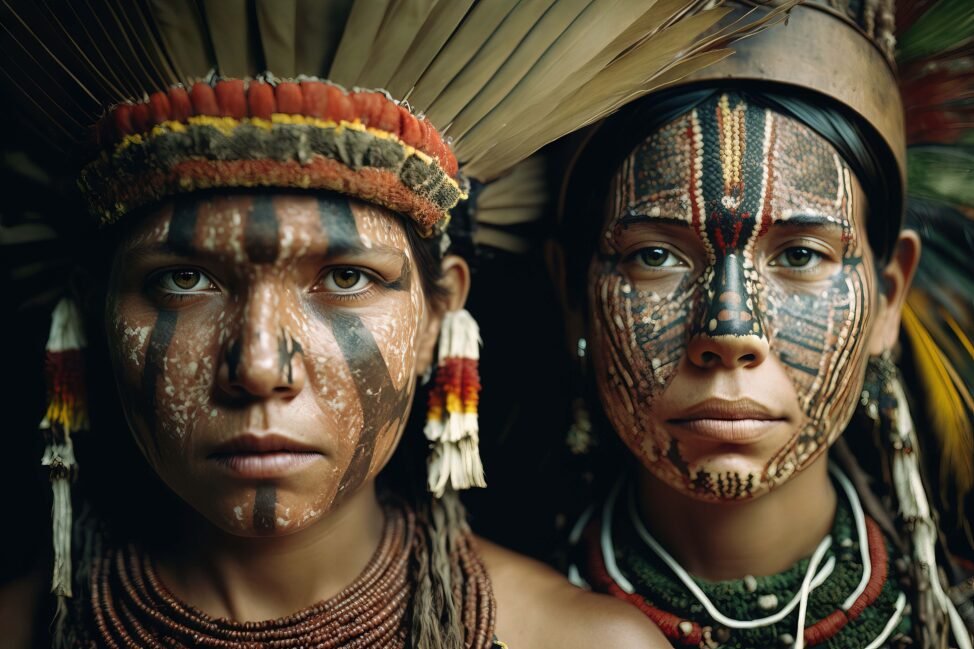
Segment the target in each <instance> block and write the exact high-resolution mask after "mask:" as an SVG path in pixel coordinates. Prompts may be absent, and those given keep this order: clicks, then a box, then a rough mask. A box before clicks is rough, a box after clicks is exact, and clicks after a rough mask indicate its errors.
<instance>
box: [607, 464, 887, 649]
mask: <svg viewBox="0 0 974 649" xmlns="http://www.w3.org/2000/svg"><path fill="white" fill-rule="evenodd" d="M829 471H830V472H831V473H832V475H833V476H834V477H835V478H836V480H837V482H838V483H839V485H840V487H841V488H842V491H843V492H844V494H845V496H846V498H847V500H848V501H849V504H850V508H851V509H852V514H853V519H854V521H855V524H856V533H857V536H858V537H859V550H860V555H861V558H862V565H863V574H862V576H861V578H860V580H859V584H858V585H857V587H856V588H855V590H853V592H852V593H850V594H849V596H848V597H847V598H846V599H845V600H844V601H843V602H842V605H841V606H842V609H843V610H848V608H849V607H850V606H851V605H852V604H853V602H855V601H856V599H858V598H859V596H860V595H861V594H862V592H863V591H864V590H865V588H866V584H867V583H868V582H869V578H870V576H871V572H872V566H871V564H870V561H869V539H868V535H867V534H866V519H865V512H864V511H863V509H862V503H861V502H860V501H859V497H858V494H856V492H855V489H854V487H853V486H852V483H851V482H850V481H849V479H848V478H847V477H846V476H845V475H844V474H843V473H842V472H841V471H840V470H839V469H838V467H836V466H835V465H833V464H830V465H829ZM623 483H624V479H620V480H619V482H617V483H616V485H615V487H614V488H613V489H612V492H611V493H610V494H609V497H608V499H607V500H606V504H605V507H604V509H603V512H602V533H601V538H600V541H601V543H600V545H601V550H602V559H603V562H604V564H605V567H606V571H607V572H608V573H609V575H610V576H611V577H612V579H613V580H614V581H615V582H616V583H617V584H618V585H619V587H620V588H621V589H622V590H623V591H625V592H627V593H633V592H635V588H634V587H633V585H632V584H631V583H630V582H629V580H628V579H627V578H626V577H625V575H623V574H622V572H621V571H620V570H619V568H618V566H617V565H616V562H615V551H614V546H613V543H612V519H613V516H614V514H615V506H616V501H617V500H618V497H619V493H620V491H621V489H622V486H623ZM629 515H630V518H631V520H632V523H633V526H634V527H635V529H636V532H637V534H638V535H639V536H640V538H642V540H643V541H644V542H645V543H646V544H647V545H648V546H649V548H650V549H651V550H652V551H653V552H654V553H655V554H656V555H657V556H658V557H659V558H660V559H661V560H662V561H663V562H664V563H665V564H666V565H667V566H668V567H669V568H670V570H672V571H673V573H674V574H675V575H676V576H677V578H679V579H680V581H681V582H682V583H683V585H684V586H686V588H687V590H689V591H690V593H691V594H693V596H694V597H695V598H696V599H697V601H698V602H700V604H701V605H702V606H703V607H704V609H705V610H706V611H707V613H708V614H709V615H710V617H711V618H713V619H714V621H716V622H718V623H719V624H722V625H724V626H726V627H728V628H733V629H753V628H758V627H763V626H769V625H771V624H775V623H776V622H780V621H781V620H783V619H784V618H785V617H787V616H788V615H789V614H790V613H791V612H792V611H793V610H794V609H795V607H796V606H797V607H798V609H799V614H798V629H797V633H796V638H797V640H796V642H795V647H796V649H802V647H803V646H804V637H803V631H804V624H805V616H806V612H807V607H808V598H809V597H810V595H811V592H812V591H813V590H814V589H815V588H817V587H818V586H820V585H821V584H822V583H824V582H825V580H826V579H828V577H829V575H831V574H832V572H833V570H834V569H835V557H829V558H828V560H827V561H826V562H825V564H824V565H823V566H822V568H821V570H819V571H818V572H817V573H816V570H817V569H818V566H819V564H820V563H821V562H822V558H823V557H824V556H825V553H826V552H827V551H828V549H829V547H831V544H832V537H831V535H827V536H826V537H825V538H824V539H822V541H821V543H819V545H818V547H817V548H816V549H815V552H814V553H813V554H812V558H811V559H810V561H809V565H808V569H807V570H806V573H805V577H804V579H803V580H802V587H801V589H800V590H799V592H798V593H796V594H795V597H793V598H792V599H791V601H790V602H788V604H786V605H785V606H784V608H782V609H781V610H779V611H778V612H777V613H774V614H772V615H769V616H766V617H763V618H759V619H756V620H738V619H735V618H731V617H729V616H727V615H724V614H723V613H721V611H719V610H718V609H717V607H716V606H714V604H713V602H712V601H711V600H710V598H709V597H707V595H706V593H704V592H703V591H702V590H701V589H700V587H699V586H698V585H697V584H696V582H695V581H694V580H693V578H692V577H690V575H689V574H688V573H687V572H686V570H685V569H684V568H683V566H681V565H680V564H679V563H678V562H677V561H676V559H674V558H673V557H672V556H671V555H670V554H669V553H668V552H667V551H666V550H665V549H664V548H663V547H662V546H661V545H660V544H659V542H658V541H657V540H656V539H655V538H654V537H653V535H652V534H650V532H649V530H648V529H646V526H645V525H644V524H643V522H642V519H641V518H640V516H639V511H638V508H637V507H636V500H635V492H634V491H632V490H631V491H630V493H629ZM897 608H899V607H897ZM900 613H901V610H898V611H897V612H896V614H894V618H896V619H898V618H899V614H900ZM892 623H893V620H891V624H892ZM884 635H886V634H884Z"/></svg>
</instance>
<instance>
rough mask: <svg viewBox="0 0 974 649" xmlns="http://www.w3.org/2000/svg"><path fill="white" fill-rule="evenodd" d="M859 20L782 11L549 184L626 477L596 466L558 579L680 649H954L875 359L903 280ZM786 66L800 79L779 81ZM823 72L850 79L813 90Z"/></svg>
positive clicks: (895, 186) (900, 419)
mask: <svg viewBox="0 0 974 649" xmlns="http://www.w3.org/2000/svg"><path fill="white" fill-rule="evenodd" d="M823 4H824V3H823ZM832 4H834V3H832ZM840 4H842V3H840ZM890 4H891V3H890ZM944 4H945V5H946V4H949V3H944ZM943 10H944V9H943V8H941V11H943ZM857 11H859V10H854V8H853V7H852V6H851V5H850V7H849V11H848V12H844V13H836V12H834V11H833V10H832V9H830V8H828V7H824V6H818V5H816V4H814V3H812V4H809V5H803V6H802V7H799V8H796V9H795V10H794V11H793V12H792V15H791V18H790V21H789V23H788V25H787V26H785V27H784V28H782V29H781V30H775V31H769V32H766V33H765V34H762V35H760V36H758V37H756V38H754V39H752V40H750V41H748V42H747V43H746V44H742V45H741V49H740V52H739V56H738V58H736V59H735V58H734V57H731V58H730V59H728V60H727V62H726V63H722V64H719V65H717V66H715V67H714V68H711V69H708V70H706V71H704V72H702V73H699V74H697V75H695V76H694V77H693V78H691V79H690V80H688V81H687V83H686V85H684V86H683V87H677V88H675V89H670V90H667V91H666V92H663V93H660V94H658V95H655V96H652V97H649V98H647V99H644V100H642V102H641V103H639V104H637V105H635V106H632V107H630V108H629V109H627V110H625V111H623V112H622V113H621V114H619V115H616V116H613V117H611V118H609V119H608V120H606V121H605V122H603V123H602V124H600V125H598V126H597V127H594V128H593V129H591V131H590V132H589V133H588V134H587V135H586V136H585V138H584V139H583V140H582V143H581V145H580V146H579V147H578V149H577V150H576V152H575V155H574V157H573V158H572V161H571V163H570V165H569V170H568V173H567V174H566V180H565V182H564V186H563V191H562V198H561V209H560V215H561V218H562V223H561V232H562V233H563V237H562V240H561V242H560V244H561V245H559V246H555V247H554V248H553V261H554V264H553V266H554V268H555V271H556V273H555V274H556V277H559V278H561V279H562V284H563V293H564V295H565V299H566V303H567V305H568V307H569V315H570V318H569V327H568V328H569V332H570V334H572V335H573V337H572V343H573V344H572V347H573V348H575V347H576V345H575V344H574V340H575V339H579V340H584V341H585V344H581V343H579V344H578V345H577V348H578V349H579V350H584V355H585V356H587V357H590V358H589V359H588V362H590V369H589V374H590V375H591V377H592V383H593V386H592V391H593V393H594V394H595V395H597V399H598V401H599V403H600V405H601V411H602V412H603V413H604V415H605V417H604V419H605V423H606V424H607V425H608V426H610V427H611V428H612V429H613V430H614V431H615V434H616V435H617V436H618V438H619V440H621V442H622V443H623V446H624V449H625V450H623V449H615V452H616V453H623V452H628V454H629V455H631V457H632V459H633V460H634V462H633V469H632V471H631V472H629V473H626V474H624V475H622V476H619V474H618V471H615V472H612V471H604V472H603V473H604V475H603V476H602V477H603V478H605V479H606V480H605V482H606V484H605V490H604V492H603V494H602V496H601V497H602V501H601V502H600V503H599V504H598V506H595V507H592V508H590V509H589V510H587V511H586V513H585V514H584V515H583V516H582V517H581V518H580V520H579V521H578V524H577V525H576V526H575V529H574V530H573V533H572V542H573V544H574V545H573V555H572V556H573V563H572V565H571V574H572V576H573V578H574V579H575V580H576V581H577V582H578V583H582V584H586V585H588V586H589V587H591V588H592V589H594V590H596V591H599V592H606V593H609V594H612V595H614V596H616V597H619V598H621V599H624V600H626V601H629V602H630V603H632V604H633V605H635V606H636V607H637V608H639V609H640V610H641V611H643V613H645V614H646V615H647V616H648V617H649V618H650V619H652V620H654V621H655V622H656V623H657V624H658V625H659V626H660V628H661V629H662V630H663V631H664V633H665V634H666V635H667V637H668V639H669V640H670V641H671V642H673V643H674V644H675V645H677V646H699V647H755V646H761V647H772V646H778V647H812V646H829V647H843V648H845V647H848V648H852V647H872V648H876V647H901V646H907V645H910V644H914V643H916V644H919V646H923V647H948V646H949V647H956V646H962V647H970V646H971V628H972V624H971V623H972V622H974V618H972V616H971V615H970V614H969V613H970V611H969V609H970V607H971V604H970V594H971V593H970V591H971V590H972V589H971V587H970V583H971V582H970V581H967V582H965V581H964V579H965V570H964V568H963V567H962V566H963V565H964V564H962V563H954V562H953V561H952V560H950V556H951V555H950V551H951V550H952V549H956V548H957V547H958V545H957V544H956V543H952V545H951V546H949V547H940V546H939V545H937V543H938V540H937V533H938V532H937V529H938V528H937V525H938V522H939V521H938V520H937V518H936V516H934V515H933V514H931V506H932V505H931V502H932V501H931V500H930V498H929V497H928V495H927V493H925V492H924V490H923V484H924V482H926V481H928V480H929V477H927V476H928V475H929V474H925V473H924V471H925V470H926V469H927V468H929V465H927V466H923V465H921V464H920V462H921V460H919V459H918V451H919V446H920V445H919V443H918V441H917V439H918V438H917V432H916V429H915V428H914V424H913V423H912V420H911V417H910V414H909V411H908V409H907V402H906V396H905V392H904V388H903V384H902V383H901V381H900V379H899V377H898V375H897V371H896V366H895V365H894V362H893V360H892V359H893V357H894V354H895V353H899V352H900V325H901V322H904V319H905V323H906V324H907V325H910V324H911V323H912V322H913V320H912V319H913V318H915V316H914V315H913V311H912V309H913V308H914V307H913V306H910V305H907V304H906V300H907V296H908V294H909V290H910V285H911V280H912V278H913V276H914V274H915V272H916V270H917V267H918V264H919V263H920V238H919V236H918V235H917V233H916V232H915V231H912V230H902V229H901V228H902V218H901V214H902V211H903V201H902V188H903V174H902V162H903V156H904V151H903V143H904V132H903V124H902V114H901V113H900V112H899V111H900V97H899V95H898V89H897V87H896V85H895V83H894V81H895V80H894V77H893V73H892V70H891V61H890V59H889V57H890V56H891V51H890V49H889V44H888V39H891V38H892V36H891V34H889V31H888V30H889V25H886V26H885V27H884V26H883V25H884V23H883V21H882V20H880V19H879V18H876V23H875V24H871V26H868V28H867V29H866V30H865V31H863V30H860V28H859V27H857V25H856V23H855V20H854V18H856V17H857V16H858V18H859V19H861V18H862V17H863V15H864V14H857ZM863 11H867V12H868V9H864V10H863ZM884 11H892V8H891V7H887V8H886V9H884ZM889 16H891V14H889ZM867 34H868V35H869V38H868V39H867V38H866V37H865V36H866V35H867ZM887 37H888V38H887ZM884 43H885V44H884ZM806 46H807V48H810V49H806ZM824 48H829V50H828V51H824ZM809 52H811V54H809ZM805 56H809V57H811V58H810V60H811V61H812V63H809V61H808V60H804V59H803V61H804V63H803V65H805V66H806V68H807V67H809V66H810V67H811V68H815V65H819V66H821V69H813V70H812V71H811V72H808V70H806V68H801V69H796V68H795V67H793V66H792V65H791V64H789V57H805ZM837 56H844V57H847V58H848V60H855V61H857V62H861V64H862V66H861V67H855V66H852V67H846V68H843V69H845V70H846V72H843V73H841V74H836V75H833V74H832V73H831V72H830V71H831V70H833V69H837V68H835V67H834V66H833V65H832V64H831V63H830V62H834V61H836V60H838V59H836V58H835V57H837ZM771 61H774V62H776V63H774V64H771V63H769V62H771ZM792 63H794V61H792ZM840 67H841V66H840ZM862 79H867V80H868V82H867V83H868V84H869V88H868V91H867V92H863V91H862V89H861V87H860V85H859V84H860V83H861V80H862ZM894 113H895V114H894ZM960 222H961V228H964V227H966V228H967V229H966V232H967V233H968V234H967V235H966V236H967V237H968V241H970V239H969V236H970V232H971V230H970V226H969V223H967V224H964V219H963V218H961V219H960ZM954 223H957V220H955V221H954ZM593 242H594V243H593ZM933 254H934V255H936V254H938V251H937V250H934V253H933ZM921 278H922V275H921ZM922 290H923V287H922V285H921V289H920V291H922ZM920 291H918V292H917V293H916V294H915V295H922V292H920ZM913 299H916V298H913ZM963 299H966V301H967V303H968V305H969V295H968V296H966V298H963ZM962 303H963V302H962ZM904 310H905V311H904ZM969 316H970V311H969V308H968V310H967V311H966V312H965V315H964V316H962V317H964V318H968V319H966V320H964V322H965V323H966V324H967V325H969V324H972V323H971V322H970V320H969ZM945 317H946V316H945ZM907 331H908V332H911V333H915V330H913V331H911V330H910V329H909V328H908V329H907ZM952 335H953V334H952ZM957 335H960V337H961V340H965V339H966V338H965V337H964V336H965V334H963V332H962V331H961V329H960V327H957ZM955 340H956V338H955ZM912 343H913V344H914V345H916V344H917V341H916V340H914V341H912ZM968 345H969V343H968ZM961 349H962V353H961V355H960V356H958V359H959V360H958V362H959V363H960V364H961V366H965V365H964V364H965V363H968V362H969V361H970V360H971V356H972V354H971V348H970V347H968V348H966V349H964V348H963V347H961ZM579 353H580V354H581V353H582V352H581V351H580V352H579ZM903 362H904V365H905V367H906V368H908V370H909V371H911V372H915V371H916V370H915V369H912V368H915V367H916V366H917V365H916V364H920V365H921V366H922V363H923V362H924V361H923V359H922V357H917V358H913V359H911V358H909V356H905V357H904V360H903ZM950 387H951V389H953V390H957V388H958V386H957V385H952V386H950ZM959 387H960V389H961V392H960V395H961V396H960V399H961V402H962V403H963V399H967V400H968V401H969V400H970V394H969V392H967V390H968V388H966V387H965V386H964V385H963V383H961V384H960V386H959ZM921 389H923V388H922V386H921ZM972 414H974V412H971V411H968V412H963V411H962V412H961V413H960V419H961V421H962V422H964V421H966V422H968V423H967V424H966V428H965V427H964V426H962V427H961V429H960V430H959V431H956V434H957V435H958V441H959V442H960V443H961V444H962V446H964V447H965V448H970V445H971V443H972V441H971V432H970V425H969V421H970V416H971V415H972ZM857 416H858V418H857ZM947 432H949V433H952V434H953V433H954V432H955V431H947ZM843 435H844V437H845V438H846V439H845V440H843V441H842V442H841V443H839V442H840V437H842V436H843ZM933 439H936V438H933ZM927 443H928V442H924V444H925V445H926V444H927ZM877 444H878V445H879V448H878V449H877V448H876V445H877ZM931 450H933V451H935V449H931ZM941 452H943V451H941ZM952 462H955V463H957V464H956V466H957V469H958V470H959V472H960V474H961V475H962V476H963V475H965V472H966V471H969V470H970V469H969V464H970V462H971V458H970V456H967V457H965V458H963V459H958V460H954V459H953V458H948V459H946V460H945V464H943V465H941V466H943V467H948V469H946V470H949V467H951V466H952V464H951V463H952ZM612 466H613V465H612V464H611V463H610V464H608V465H607V467H606V469H609V468H610V467H612ZM614 466H615V467H618V461H617V460H616V462H615V464H614ZM961 482H962V483H963V480H961ZM970 486H971V485H970V484H967V485H966V487H964V488H966V489H969V488H970ZM873 490H875V491H876V493H874V492H873ZM961 493H963V489H962V490H961ZM952 506H956V505H952ZM897 513H900V514H901V515H902V516H901V518H899V519H897V518H896V514H897ZM960 525H961V526H962V525H963V521H961V524H960ZM961 526H957V527H954V528H953V529H954V530H958V531H959V530H961V529H962V527H961ZM943 529H947V530H950V529H951V528H948V527H945V528H943ZM948 534H950V532H948ZM961 535H962V533H955V534H954V536H961ZM945 536H946V535H945ZM952 540H953V541H956V539H952ZM960 547H964V546H963V545H961V546H960ZM966 549H967V551H969V550H970V548H966ZM938 562H939V565H942V566H943V571H942V572H941V571H940V570H939V569H938V568H937V566H938ZM967 566H968V569H969V568H970V564H967ZM967 576H969V574H968V575H967ZM955 584H956V586H955V587H954V588H953V590H951V589H950V587H951V586H954V585H955ZM965 593H966V594H965ZM916 644H914V646H916Z"/></svg>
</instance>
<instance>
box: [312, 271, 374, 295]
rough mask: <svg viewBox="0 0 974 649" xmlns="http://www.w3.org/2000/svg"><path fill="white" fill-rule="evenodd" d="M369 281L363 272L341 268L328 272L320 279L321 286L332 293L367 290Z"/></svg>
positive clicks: (368, 277) (369, 278)
mask: <svg viewBox="0 0 974 649" xmlns="http://www.w3.org/2000/svg"><path fill="white" fill-rule="evenodd" d="M371 281H372V279H371V277H370V276H369V275H368V274H367V273H366V272H365V271H363V270H359V269H358V268H351V267H343V268H333V269H331V270H329V271H328V272H327V273H326V274H325V276H324V278H323V279H322V282H321V286H322V287H323V288H324V290H326V291H330V292H332V293H357V292H359V291H361V290H363V289H365V288H367V287H368V286H369V284H370V283H371Z"/></svg>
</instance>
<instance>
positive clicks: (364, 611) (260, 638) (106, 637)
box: [90, 505, 494, 649]
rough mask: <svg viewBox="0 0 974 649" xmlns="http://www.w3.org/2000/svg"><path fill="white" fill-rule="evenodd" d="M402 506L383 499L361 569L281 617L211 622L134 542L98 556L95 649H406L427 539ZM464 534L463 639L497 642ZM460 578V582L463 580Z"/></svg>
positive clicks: (485, 583)
mask: <svg viewBox="0 0 974 649" xmlns="http://www.w3.org/2000/svg"><path fill="white" fill-rule="evenodd" d="M422 536H423V535H422V532H421V531H419V530H418V529H417V523H416V518H415V516H414V514H413V512H412V511H411V510H409V509H408V508H406V507H405V506H397V505H387V506H386V507H385V523H384V526H383V531H382V536H381V540H380V541H379V546H378V548H377V549H376V551H375V554H374V555H373V556H372V558H371V559H370V560H369V563H368V564H367V566H366V567H365V570H363V571H362V573H361V574H360V575H359V576H358V577H357V578H356V579H355V581H354V582H352V583H351V584H350V585H349V586H347V587H346V588H345V589H344V590H342V591H341V592H340V593H338V594H337V595H335V596H334V597H331V598H329V599H327V600H325V601H322V602H319V603H317V604H315V605H313V606H310V607H308V608H306V609H304V610H302V611H299V612H297V613H294V614H292V615H288V616H286V617H282V618H279V619H275V620H264V621H260V622H238V621H235V620H230V619H226V618H218V619H217V618H212V617H210V616H208V615H206V614H205V613H203V612H202V611H200V610H199V609H196V608H194V607H192V606H190V605H188V604H186V603H183V602H181V601H180V600H179V599H177V598H176V596H175V595H173V594H172V593H171V592H170V591H169V590H168V589H167V588H166V586H165V585H164V584H163V583H162V581H161V580H160V579H159V575H158V573H157V572H156V569H155V566H154V565H153V562H152V560H151V559H150V558H149V557H147V556H145V555H144V554H142V553H141V552H139V551H138V549H137V548H135V547H133V546H128V547H124V548H119V549H114V550H110V551H108V552H107V553H105V554H103V555H102V556H101V557H99V558H96V559H95V560H94V561H93V564H92V571H91V580H90V584H91V607H92V615H93V617H94V620H93V621H94V627H95V631H96V633H95V635H96V639H97V643H98V646H104V647H108V648H111V649H116V648H119V649H121V648H123V647H125V648H128V647H140V648H146V649H163V648H165V649H172V648H183V647H187V648H188V647H215V648H226V649H245V648H246V649H258V648H259V649H286V648H297V647H302V648H308V649H310V648H315V649H337V648H343V649H359V648H361V649H364V648H366V647H390V648H400V647H405V646H407V640H408V638H409V625H410V621H409V618H408V615H407V614H408V611H409V607H410V603H411V599H412V597H413V594H414V591H415V585H414V583H413V579H412V578H411V570H410V568H411V562H412V561H413V560H414V559H415V554H414V549H415V548H416V547H417V545H421V544H423V543H425V541H424V540H423V539H422ZM468 537H469V535H467V538H464V539H463V540H462V542H461V545H462V546H463V547H462V548H461V549H460V552H459V553H458V554H459V556H458V557H456V560H455V563H456V568H457V569H459V572H460V575H459V576H460V577H461V578H460V579H459V580H456V582H455V589H454V590H455V597H456V598H457V600H458V602H459V603H461V607H460V608H461V611H460V614H461V620H462V622H463V625H464V629H465V636H466V637H465V645H466V646H468V647H472V648H478V649H479V648H482V647H490V646H492V639H493V627H494V603H493V595H492V593H491V589H490V583H489V580H488V578H487V574H486V571H485V569H484V567H483V564H482V563H481V562H480V559H479V558H478V557H477V555H476V553H475V552H474V550H473V547H472V545H471V544H470V539H469V538H468ZM461 584H462V586H461Z"/></svg>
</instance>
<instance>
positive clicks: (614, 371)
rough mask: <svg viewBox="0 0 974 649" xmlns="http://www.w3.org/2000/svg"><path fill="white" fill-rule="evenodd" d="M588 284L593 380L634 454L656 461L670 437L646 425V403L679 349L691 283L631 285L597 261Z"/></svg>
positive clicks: (663, 382) (672, 368)
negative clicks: (653, 287) (666, 289)
mask: <svg viewBox="0 0 974 649" xmlns="http://www.w3.org/2000/svg"><path fill="white" fill-rule="evenodd" d="M589 284H590V286H591V287H592V295H591V296H590V304H592V305H595V307H594V309H595V312H594V313H593V317H592V322H593V324H594V334H595V335H594V338H595V341H594V342H595V351H596V370H597V377H598V379H597V380H598V386H599V391H600V394H601V395H602V400H603V402H604V403H605V405H606V411H607V414H608V415H609V417H610V419H611V420H612V422H613V424H614V425H615V428H616V430H617V431H620V433H622V434H623V435H624V437H625V436H628V440H627V443H628V444H629V446H630V448H632V449H633V450H634V452H636V451H637V450H641V451H642V454H643V455H644V457H645V458H646V459H648V460H650V461H657V460H659V459H661V457H662V456H663V455H664V454H665V452H666V450H667V449H668V447H669V445H670V441H671V438H670V437H669V435H667V434H666V433H665V432H663V431H661V430H658V429H657V428H656V427H655V426H653V425H652V424H651V423H650V416H651V415H652V412H653V409H652V404H653V401H654V400H655V399H656V398H657V397H658V396H659V395H660V394H662V392H663V391H664V390H665V389H666V386H667V385H668V384H669V382H670V380H671V379H672V378H673V376H674V374H675V373H676V370H677V367H678V365H679V363H680V359H681V358H682V357H683V355H684V353H685V350H686V327H687V322H688V320H689V317H690V311H691V307H692V304H693V298H692V296H693V294H694V292H695V291H694V282H693V280H691V279H690V278H689V276H688V277H687V278H685V279H683V280H682V281H681V282H680V284H679V285H678V286H677V287H676V288H675V289H674V290H673V291H671V292H670V293H668V294H662V295H661V294H658V293H655V292H653V291H648V290H641V289H638V288H636V287H635V286H634V285H633V284H632V283H631V282H629V281H628V280H627V279H626V278H625V277H624V276H623V275H622V274H621V273H620V272H618V270H616V269H615V268H614V267H613V265H612V262H603V263H599V262H597V263H596V264H593V268H592V274H591V278H590V282H589Z"/></svg>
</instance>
